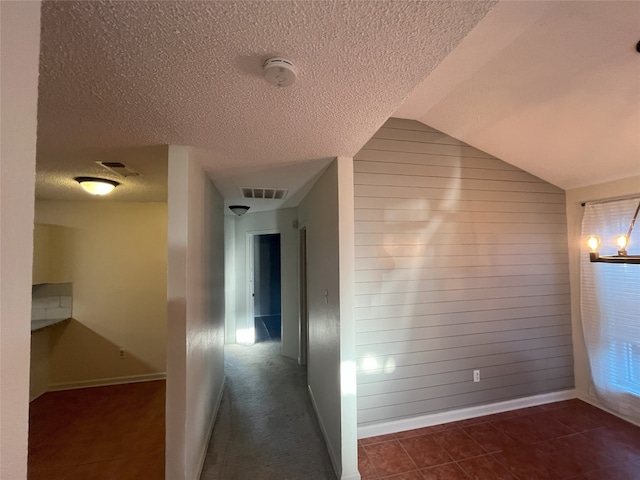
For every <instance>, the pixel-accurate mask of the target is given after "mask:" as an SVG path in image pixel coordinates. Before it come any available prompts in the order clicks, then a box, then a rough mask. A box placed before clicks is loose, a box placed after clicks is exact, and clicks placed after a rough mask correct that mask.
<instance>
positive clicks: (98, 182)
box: [75, 177, 120, 195]
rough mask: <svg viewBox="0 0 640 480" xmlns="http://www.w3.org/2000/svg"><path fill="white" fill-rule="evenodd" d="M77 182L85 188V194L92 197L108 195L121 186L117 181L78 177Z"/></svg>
mask: <svg viewBox="0 0 640 480" xmlns="http://www.w3.org/2000/svg"><path fill="white" fill-rule="evenodd" d="M75 180H76V182H78V183H79V184H80V186H81V187H82V188H84V190H85V192H88V193H90V194H91V195H106V194H108V193H111V192H112V191H113V189H114V188H116V187H117V186H118V185H120V184H119V183H118V182H116V181H115V180H108V179H106V178H95V177H76V179H75Z"/></svg>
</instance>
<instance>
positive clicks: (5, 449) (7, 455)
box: [0, 1, 40, 480]
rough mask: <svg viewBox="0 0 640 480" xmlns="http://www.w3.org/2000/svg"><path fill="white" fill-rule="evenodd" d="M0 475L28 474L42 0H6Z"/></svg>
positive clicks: (0, 192) (0, 179)
mask: <svg viewBox="0 0 640 480" xmlns="http://www.w3.org/2000/svg"><path fill="white" fill-rule="evenodd" d="M0 35H1V40H0V45H1V51H0V63H1V64H2V70H1V73H0V75H1V77H0V98H2V102H1V105H0V138H1V139H2V143H1V146H0V208H1V210H2V214H1V215H0V405H1V406H2V407H1V408H0V478H6V479H12V480H24V479H26V478H27V432H28V413H29V334H30V318H31V274H32V272H31V264H32V261H33V204H34V186H35V165H36V124H37V104H38V65H39V55H40V2H39V1H33V2H0Z"/></svg>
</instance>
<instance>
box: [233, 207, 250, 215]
mask: <svg viewBox="0 0 640 480" xmlns="http://www.w3.org/2000/svg"><path fill="white" fill-rule="evenodd" d="M229 210H231V211H232V212H233V213H235V214H236V215H238V216H239V217H241V216H242V215H244V214H245V213H247V212H248V211H249V207H247V206H246V205H229Z"/></svg>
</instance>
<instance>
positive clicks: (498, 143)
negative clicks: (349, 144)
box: [396, 1, 640, 189]
mask: <svg viewBox="0 0 640 480" xmlns="http://www.w3.org/2000/svg"><path fill="white" fill-rule="evenodd" d="M638 27H640V2H638V1H625V2H614V1H601V2H598V1H587V2H558V1H552V2H501V3H500V4H499V5H498V6H497V7H496V8H494V9H493V10H492V11H491V12H490V13H489V14H488V15H487V16H486V17H485V18H484V19H483V21H482V22H481V23H480V24H479V25H478V26H477V27H476V28H475V29H474V30H473V32H471V34H469V35H468V36H467V37H466V38H465V39H464V40H463V41H462V42H461V43H460V44H459V45H458V46H457V48H456V49H455V50H454V51H453V52H452V53H451V54H450V55H449V56H448V57H447V58H446V59H445V60H444V61H443V62H442V63H441V64H440V65H439V66H438V68H437V69H436V70H435V71H434V72H433V73H432V74H431V75H429V76H428V77H427V78H426V79H425V80H424V81H423V82H422V83H421V84H420V85H419V86H418V87H417V88H416V89H415V90H414V92H413V93H412V94H411V95H410V96H409V97H408V98H407V99H406V100H405V102H404V104H403V105H402V107H401V108H400V109H399V110H398V111H397V112H396V116H399V117H403V118H411V119H414V120H418V121H421V122H423V123H426V124H427V125H429V126H431V127H433V128H436V129H438V130H441V131H443V132H446V133H448V134H449V135H451V136H453V137H456V138H458V139H459V140H463V141H464V142H466V143H469V144H471V145H473V146H474V147H476V148H479V149H481V150H484V151H486V152H489V153H491V154H492V155H494V156H496V157H498V158H501V159H502V160H504V161H506V162H508V163H511V164H512V165H515V166H517V167H520V168H522V169H523V170H526V171H528V172H530V173H532V174H534V175H537V176H538V177H540V178H543V179H544V180H546V181H548V182H550V183H553V184H555V185H557V186H559V187H561V188H564V189H570V188H575V187H581V186H586V185H593V184H596V183H602V182H605V181H610V180H616V179H620V178H627V177H631V176H634V175H640V54H639V53H638V52H637V51H636V50H635V46H636V43H637V42H638V41H639V40H640V28H638ZM638 188H639V189H640V184H639V185H638Z"/></svg>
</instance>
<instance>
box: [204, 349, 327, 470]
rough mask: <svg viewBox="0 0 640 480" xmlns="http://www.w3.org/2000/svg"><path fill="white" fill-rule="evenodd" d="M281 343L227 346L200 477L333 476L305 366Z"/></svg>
mask: <svg viewBox="0 0 640 480" xmlns="http://www.w3.org/2000/svg"><path fill="white" fill-rule="evenodd" d="M279 352H280V343H279V342H264V343H257V344H255V345H253V346H251V347H244V346H241V345H226V346H225V373H226V376H227V379H226V387H225V391H224V395H223V399H222V404H221V406H220V412H219V413H218V418H217V420H216V425H215V429H214V432H213V438H212V439H211V443H210V444H209V449H208V452H207V457H206V459H205V464H204V468H203V472H202V476H201V477H200V479H201V480H214V479H215V480H334V479H335V478H336V476H335V473H334V471H333V467H332V465H331V460H330V458H329V454H328V452H327V448H326V445H325V443H324V439H323V438H322V434H321V432H320V427H319V425H318V421H317V419H316V416H315V412H314V411H313V406H312V405H311V401H310V400H309V394H308V391H307V382H306V368H305V367H301V366H299V365H298V364H297V363H296V362H295V361H294V360H291V359H288V358H285V357H283V356H281V355H280V353H279Z"/></svg>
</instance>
